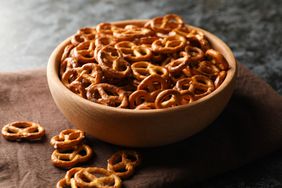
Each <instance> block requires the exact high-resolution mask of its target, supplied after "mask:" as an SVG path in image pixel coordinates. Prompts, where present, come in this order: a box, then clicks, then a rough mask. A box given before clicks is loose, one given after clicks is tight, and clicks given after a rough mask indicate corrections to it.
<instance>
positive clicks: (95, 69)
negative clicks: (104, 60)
mask: <svg viewBox="0 0 282 188" xmlns="http://www.w3.org/2000/svg"><path fill="white" fill-rule="evenodd" d="M102 75H103V72H102V69H101V67H100V66H99V65H97V64H93V63H87V64H84V65H83V66H82V67H78V68H70V69H68V70H66V71H65V73H63V75H62V79H61V80H62V82H63V84H64V85H65V86H66V87H67V88H69V89H70V90H71V91H73V92H74V93H76V94H79V95H80V96H82V97H85V94H86V91H85V87H87V86H89V85H91V84H97V83H100V82H101V79H102Z"/></svg>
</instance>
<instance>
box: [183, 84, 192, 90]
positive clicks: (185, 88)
mask: <svg viewBox="0 0 282 188" xmlns="http://www.w3.org/2000/svg"><path fill="white" fill-rule="evenodd" d="M189 87H190V84H189V83H186V84H182V85H181V89H182V90H188V89H189Z"/></svg>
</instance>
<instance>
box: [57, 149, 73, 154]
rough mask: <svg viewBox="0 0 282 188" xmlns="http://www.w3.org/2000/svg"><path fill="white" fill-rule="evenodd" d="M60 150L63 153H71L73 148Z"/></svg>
mask: <svg viewBox="0 0 282 188" xmlns="http://www.w3.org/2000/svg"><path fill="white" fill-rule="evenodd" d="M60 152H61V153H64V154H71V153H73V149H66V150H62V151H60Z"/></svg>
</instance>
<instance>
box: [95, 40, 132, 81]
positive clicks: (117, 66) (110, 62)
mask: <svg viewBox="0 0 282 188" xmlns="http://www.w3.org/2000/svg"><path fill="white" fill-rule="evenodd" d="M97 59H98V63H99V65H100V66H101V68H102V69H103V70H104V72H105V75H108V76H109V77H115V78H124V77H126V76H128V75H129V74H130V73H131V69H130V64H129V63H128V62H127V61H126V60H124V58H123V56H122V52H121V51H119V50H118V49H115V48H114V47H112V46H105V47H103V48H102V49H101V50H100V51H99V52H98V54H97Z"/></svg>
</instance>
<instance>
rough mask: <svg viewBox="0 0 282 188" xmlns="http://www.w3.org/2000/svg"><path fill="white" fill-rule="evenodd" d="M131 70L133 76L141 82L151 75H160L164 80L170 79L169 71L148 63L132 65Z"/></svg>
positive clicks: (141, 62) (140, 62)
mask: <svg viewBox="0 0 282 188" xmlns="http://www.w3.org/2000/svg"><path fill="white" fill-rule="evenodd" d="M131 70H132V73H133V76H134V77H135V78H136V79H137V80H140V81H142V80H144V78H146V77H147V76H149V75H159V76H161V77H162V78H167V77H168V71H167V69H166V68H164V67H161V66H157V65H153V64H151V63H150V62H147V61H139V62H135V63H133V64H132V65H131Z"/></svg>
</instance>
